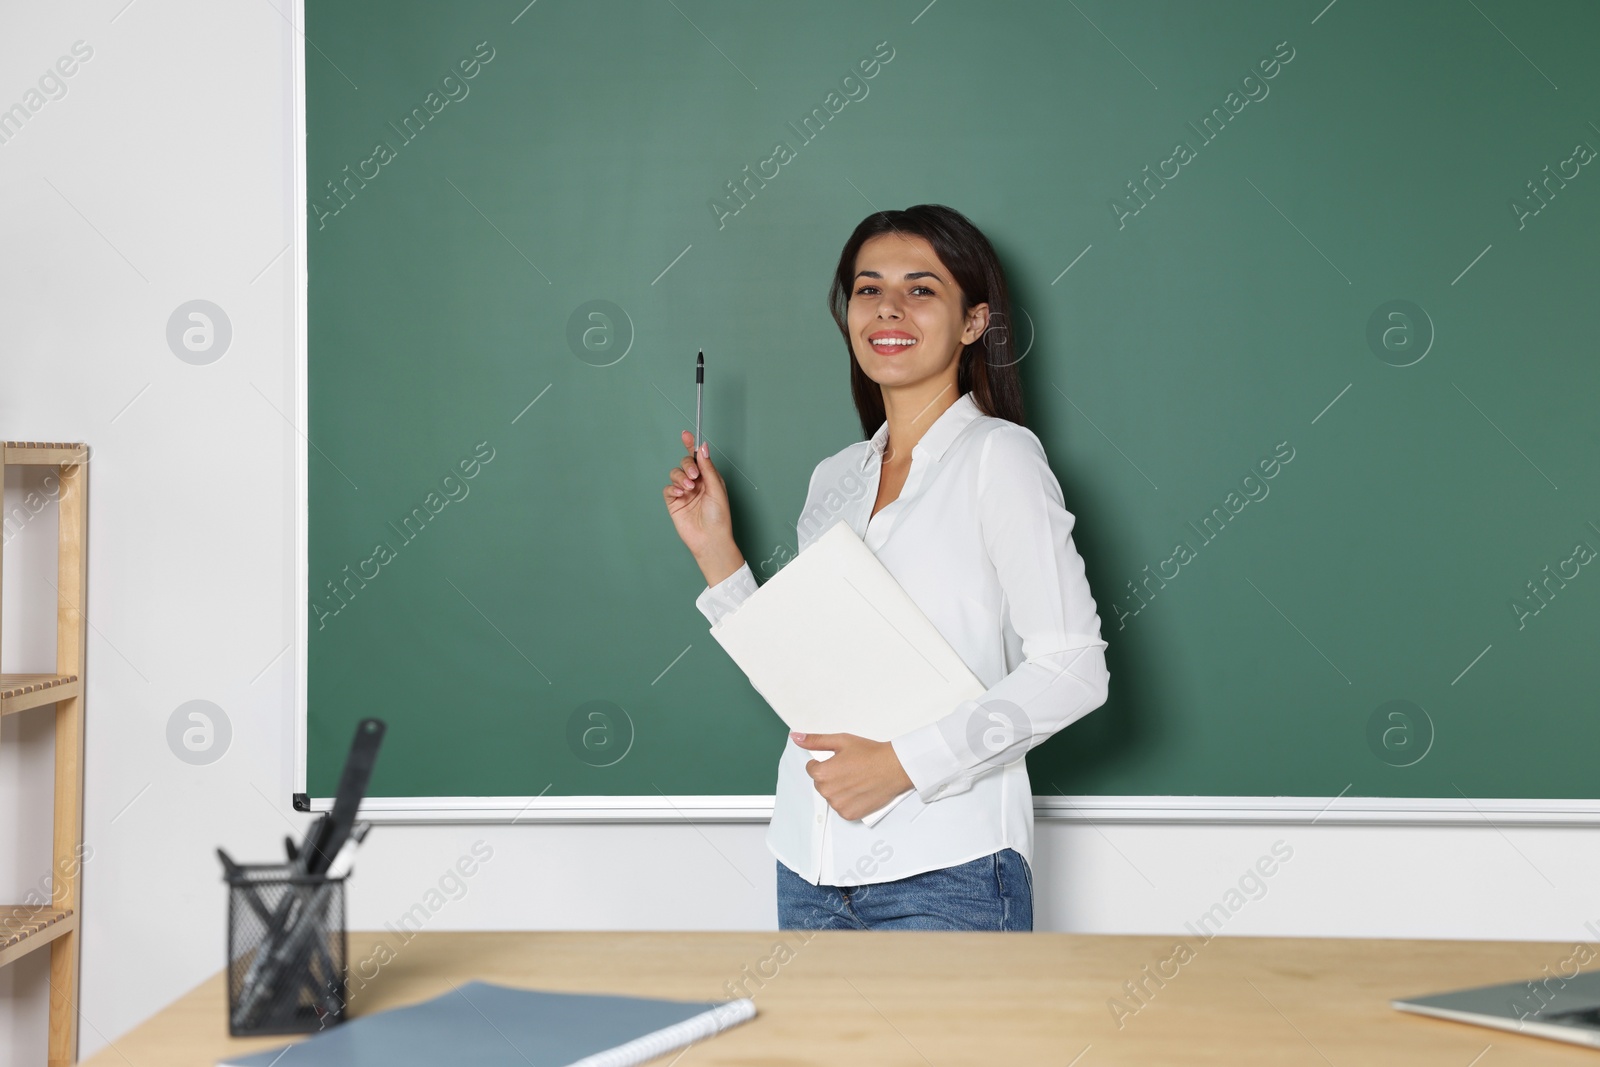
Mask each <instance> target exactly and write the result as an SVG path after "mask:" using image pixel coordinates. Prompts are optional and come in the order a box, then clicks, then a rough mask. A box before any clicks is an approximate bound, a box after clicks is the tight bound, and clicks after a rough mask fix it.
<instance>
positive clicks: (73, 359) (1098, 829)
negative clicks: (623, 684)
mask: <svg viewBox="0 0 1600 1067" xmlns="http://www.w3.org/2000/svg"><path fill="white" fill-rule="evenodd" d="M275 2H276V3H278V4H279V5H280V6H281V7H283V9H284V10H288V6H287V0H275ZM125 3H126V0H98V2H96V3H93V4H88V5H59V4H26V5H24V4H9V5H5V6H4V7H0V72H3V77H0V107H6V106H9V105H10V104H11V103H12V102H14V101H17V100H20V99H22V98H23V94H24V93H25V92H26V91H27V89H28V88H29V87H30V86H31V85H33V84H34V83H35V80H36V79H37V78H38V76H39V75H40V74H41V73H43V72H44V71H45V70H46V69H47V68H48V67H49V66H50V65H51V64H53V63H54V62H55V60H56V59H57V57H59V56H62V55H64V54H67V53H68V52H69V50H70V48H71V46H72V45H73V43H74V42H75V41H79V40H82V41H85V42H87V43H88V45H89V46H91V47H92V48H93V50H94V53H93V57H92V58H91V59H90V60H89V61H88V62H87V63H85V64H84V65H83V66H82V67H81V69H80V70H78V72H77V73H76V74H75V75H74V76H73V77H72V78H71V79H70V81H68V82H67V84H68V87H69V91H68V93H67V95H66V96H65V97H64V98H62V99H59V100H52V101H50V102H49V103H47V104H46V105H45V106H43V107H42V108H40V110H39V111H38V113H37V114H35V115H33V117H32V118H31V119H30V120H29V121H28V122H27V124H26V125H25V127H24V128H23V129H22V131H21V132H20V133H19V134H17V135H16V136H14V137H13V138H12V139H11V140H10V142H9V143H5V144H0V204H3V205H4V208H3V210H0V250H3V251H0V437H6V438H11V439H51V440H84V441H88V442H90V443H91V444H92V445H93V447H94V462H93V466H92V473H91V531H92V533H91V548H90V563H89V575H90V577H89V619H90V624H91V632H90V639H89V685H88V696H87V708H88V714H89V725H88V785H87V799H86V804H87V807H86V812H87V814H86V837H87V840H88V843H89V844H90V846H91V847H92V849H93V858H92V859H91V860H90V862H89V863H88V865H87V867H86V869H85V872H84V908H85V912H84V927H83V929H84V968H85V972H84V973H85V976H84V980H83V988H82V1019H83V1023H82V1033H83V1050H84V1052H85V1053H88V1052H92V1051H94V1050H96V1049H98V1048H100V1047H101V1046H103V1045H104V1044H105V1043H106V1042H108V1041H110V1042H114V1041H115V1040H116V1038H117V1036H118V1035H119V1034H121V1033H123V1032H124V1031H126V1030H128V1029H129V1028H130V1027H132V1026H134V1025H135V1024H137V1023H138V1022H139V1021H140V1020H141V1019H143V1018H145V1017H146V1016H148V1015H150V1014H151V1013H152V1012H154V1011H156V1010H157V1009H159V1008H160V1007H161V1006H162V1005H164V1004H166V1003H167V1002H169V1001H170V1000H172V999H173V998H174V997H176V996H178V995H179V994H180V993H182V992H183V991H185V990H186V989H188V988H190V987H191V986H192V985H194V984H195V983H196V982H198V981H200V980H201V979H202V978H204V977H205V976H207V975H209V974H211V973H212V972H214V971H216V970H217V969H218V968H219V967H220V966H221V964H222V962H223V958H222V957H223V934H224V930H223V919H224V901H225V898H224V893H223V889H222V886H221V883H220V881H219V871H218V865H217V862H216V860H215V858H214V856H213V855H212V849H213V848H214V847H215V846H216V845H219V844H225V845H226V846H228V847H229V849H230V850H232V851H233V852H234V853H235V854H237V855H238V856H240V857H242V858H252V859H264V858H267V857H269V856H270V855H272V854H273V853H274V850H275V849H276V848H277V847H279V846H278V841H279V839H280V838H281V836H282V835H283V834H284V833H285V832H290V831H296V832H297V831H298V830H299V829H300V827H301V825H302V821H301V817H299V816H294V815H292V814H290V813H288V812H287V810H286V808H287V805H286V803H285V799H286V798H287V796H288V794H289V790H290V785H291V770H292V768H291V761H292V758H293V753H292V744H291V738H292V732H291V726H290V715H291V709H292V706H293V699H292V694H293V691H294V687H293V678H292V673H291V672H292V670H293V657H292V656H289V655H282V654H281V653H282V652H283V650H284V649H285V648H286V646H287V645H288V644H289V642H290V640H291V636H292V633H293V615H292V606H293V601H294V591H293V589H292V588H291V585H292V555H291V553H292V530H293V521H292V513H291V502H292V499H293V492H292V479H293V477H294V470H293V455H294V449H293V443H294V434H295V431H294V430H293V429H292V428H291V427H290V426H289V425H288V424H287V423H286V421H285V419H284V417H283V416H282V415H280V414H279V412H285V413H292V411H293V401H292V397H293V383H292V380H291V373H292V367H293V361H292V351H291V345H292V338H293V329H292V321H291V313H292V310H291V309H292V305H291V301H290V293H291V278H292V257H291V255H290V254H284V255H281V256H280V252H282V250H283V249H284V248H285V246H286V245H287V244H288V242H289V241H290V239H291V236H292V234H293V233H294V230H295V228H296V226H297V225H298V220H299V215H298V213H297V212H296V211H295V210H294V209H293V207H292V206H291V204H290V196H291V180H290V177H291V158H292V157H291V154H290V150H289V137H290V129H291V101H290V98H289V88H290V77H289V56H290V51H289V46H290V41H291V34H292V33H293V32H294V31H292V30H291V28H290V27H289V25H288V24H287V23H286V21H285V18H284V16H282V15H280V14H278V13H277V10H276V9H275V8H274V6H273V3H274V0H239V2H237V3H228V4H218V3H200V2H199V0H135V2H134V3H133V4H131V5H130V6H126V7H124V4H125ZM275 257H277V258H276V259H275ZM196 298H203V299H207V300H210V301H213V302H214V303H216V304H218V305H220V306H221V307H222V308H223V309H224V310H225V311H226V313H227V315H228V316H229V319H230V320H231V323H232V326H233V333H234V336H233V341H232V344H231V347H230V349H229V350H228V351H227V353H226V354H225V355H224V357H223V358H222V359H220V360H219V361H217V362H215V363H213V364H211V365H209V366H192V365H190V364H187V363H184V362H182V361H180V360H178V359H177V358H175V356H174V355H173V353H172V352H171V351H170V350H169V349H168V346H167V343H166V338H165V329H166V323H167V319H168V317H169V315H170V314H171V313H172V311H173V310H174V309H175V308H176V307H177V306H178V305H179V304H181V303H183V302H185V301H188V300H191V299H196ZM670 447H675V445H668V444H666V443H664V448H668V449H669V450H670ZM23 488H24V486H23V484H22V482H21V481H20V475H13V476H12V477H11V478H9V479H8V480H7V483H6V492H7V495H8V500H14V499H15V498H16V494H17V493H19V492H20V491H21V490H22V489H23ZM54 532H55V530H54V517H53V514H47V515H45V516H43V517H41V519H39V520H37V521H35V522H33V523H30V524H29V525H28V526H26V527H25V528H23V529H22V530H21V531H20V532H19V533H18V534H17V535H16V537H15V538H13V539H12V541H11V543H10V544H9V545H8V546H7V549H6V554H5V573H4V611H5V623H6V625H5V628H4V636H3V647H0V657H3V661H4V662H3V666H4V669H6V670H11V671H16V670H45V669H48V668H49V666H50V665H51V663H52V660H53V637H52V634H53V630H54V621H53V620H54V614H53V600H52V593H51V591H50V589H49V588H48V586H46V585H45V584H44V583H43V582H42V581H41V580H40V578H39V575H40V574H41V573H44V574H47V575H52V574H53V570H52V568H53V562H52V553H53V538H54ZM193 699H206V700H210V701H213V702H215V703H216V704H218V705H219V706H220V707H222V708H223V709H224V711H225V713H226V714H227V716H228V718H229V721H230V723H231V726H232V731H233V737H232V741H231V744H230V747H229V749H228V751H227V752H226V754H225V755H224V756H223V757H222V758H221V759H220V760H218V761H216V762H215V763H212V764H210V765H207V766H191V765H189V764H186V763H184V762H181V761H180V760H179V759H177V758H176V757H175V756H174V755H173V753H172V751H171V750H170V749H169V748H168V743H167V734H166V730H167V721H168V718H169V716H171V714H172V712H173V710H174V709H175V708H177V707H178V705H180V704H182V703H184V702H185V701H189V700H193ZM50 744H51V741H50V730H49V724H48V719H47V717H46V716H45V715H44V714H43V713H30V714H28V715H25V716H21V717H13V718H12V719H10V720H7V721H5V722H4V724H3V726H0V812H6V813H8V814H7V815H6V817H5V818H4V819H0V894H3V895H6V896H13V897H15V896H20V895H21V894H22V893H23V892H24V891H25V889H26V887H27V886H28V885H29V884H31V883H33V882H34V881H36V880H37V879H38V878H39V877H40V876H42V875H43V874H44V873H45V872H46V871H47V870H48V867H49V853H48V849H49V837H48V832H47V830H46V827H47V825H48V819H49V810H48V809H49V802H50V801H49V796H50V794H49V777H48V766H49V752H50ZM41 772H43V773H41ZM9 813H18V814H16V815H13V814H9ZM763 829H764V828H763V827H762V826H758V825H701V826H698V827H695V826H685V825H663V826H655V825H650V826H628V825H600V826H585V825H553V826H530V825H522V826H518V827H514V828H507V827H471V826H435V827H380V828H379V829H378V830H376V831H375V832H374V836H373V838H372V839H371V840H370V841H369V843H368V845H367V847H366V848H365V849H364V850H363V853H362V856H361V861H360V864H359V867H358V873H357V876H356V878H355V879H354V881H353V883H352V899H351V906H352V924H353V925H354V926H355V927H357V928H362V927H365V928H377V927H380V926H382V925H383V924H384V923H385V922H388V921H392V920H394V919H397V918H398V917H399V916H400V915H401V914H402V913H403V912H405V911H406V910H407V909H409V908H410V907H411V906H412V905H413V904H414V903H416V902H417V901H419V900H421V899H422V898H423V896H424V894H425V893H426V892H427V891H428V890H429V888H430V887H432V886H433V885H435V883H436V882H437V880H438V879H439V877H440V876H441V875H442V874H443V873H444V872H445V871H446V869H447V868H448V867H450V866H451V865H452V864H453V863H454V861H455V860H456V858H457V857H458V856H460V855H462V854H463V853H464V852H465V851H466V850H467V849H468V848H469V847H470V845H471V844H472V842H473V841H475V840H477V839H479V838H482V839H484V840H485V841H487V842H489V843H490V845H491V846H492V847H493V849H494V850H495V851H494V858H493V859H492V860H491V861H490V862H489V863H487V864H486V865H484V867H483V868H482V869H481V870H480V872H479V873H478V874H477V875H475V876H474V878H473V879H472V880H471V881H470V882H469V883H468V885H467V891H466V893H465V895H464V896H462V897H461V898H460V899H458V900H453V901H451V902H450V903H449V904H448V905H447V906H445V907H444V908H441V909H440V910H439V912H438V913H437V914H436V915H435V916H434V917H433V919H432V925H433V928H436V929H456V928H506V927H551V928H688V929H711V928H717V929H727V928H770V927H772V926H773V925H774V918H775V911H774V906H773V899H772V897H773V889H772V886H773V866H772V860H771V858H770V857H769V856H768V854H767V853H766V850H765V848H764V846H763V843H762V833H763ZM1038 836H1039V854H1038V856H1037V857H1036V869H1037V885H1038V890H1039V894H1040V901H1039V910H1038V926H1039V928H1041V929H1055V930H1080V931H1142V932H1153V931H1181V930H1182V929H1183V924H1184V923H1185V922H1186V921H1193V920H1195V919H1197V918H1198V917H1199V916H1200V915H1201V914H1202V913H1203V912H1205V911H1206V909H1208V908H1210V907H1211V906H1212V905H1213V904H1215V903H1217V902H1218V901H1219V900H1222V899H1223V898H1224V894H1225V893H1226V891H1227V890H1228V889H1229V887H1230V886H1233V885H1234V884H1236V883H1237V881H1238V879H1239V878H1240V876H1241V875H1242V874H1244V873H1245V871H1246V869H1247V868H1248V867H1249V866H1250V865H1251V864H1253V863H1254V862H1255V861H1256V859H1257V858H1258V857H1260V856H1262V855H1263V854H1266V853H1267V852H1268V850H1269V848H1270V846H1271V844H1272V843H1273V842H1274V841H1276V840H1278V839H1282V840H1284V841H1285V842H1287V843H1288V844H1289V846H1290V847H1292V848H1293V850H1294V852H1293V858H1292V859H1291V860H1290V861H1289V862H1288V863H1286V864H1284V865H1283V866H1282V867H1280V868H1279V869H1278V870H1277V872H1276V873H1275V874H1274V875H1273V876H1272V878H1271V879H1270V880H1268V881H1267V882H1266V883H1265V886H1266V892H1265V895H1264V896H1262V897H1261V898H1260V899H1259V900H1252V901H1250V902H1249V903H1248V904H1246V905H1245V906H1244V907H1242V908H1240V909H1239V911H1238V913H1237V914H1236V915H1234V916H1233V917H1232V918H1231V919H1230V920H1229V921H1228V924H1227V926H1226V932H1227V933H1249V934H1295V935H1371V936H1415V937H1494V938H1549V939H1553V940H1556V939H1559V940H1565V939H1578V938H1587V937H1588V936H1589V934H1588V933H1587V931H1586V930H1585V928H1584V925H1583V924H1584V922H1585V921H1586V920H1587V921H1594V922H1596V923H1597V925H1600V900H1594V899H1593V898H1592V897H1591V895H1590V894H1589V893H1588V890H1589V889H1590V888H1591V887H1593V886H1594V885H1596V884H1600V878H1597V876H1600V857H1597V855H1596V850H1595V848H1594V843H1593V841H1594V835H1593V834H1592V833H1589V832H1586V831H1583V830H1577V829H1563V830H1551V829H1540V830H1517V829H1505V830H1504V831H1503V832H1502V830H1500V829H1496V828H1493V827H1488V826H1480V827H1456V828H1431V829H1430V828H1358V827H1341V826H1331V825H1316V826H1301V827H1279V828H1274V827H1270V826H1231V827H1212V828H1205V827H1190V826H1156V825H1139V826H1132V825H1102V826H1093V825H1082V824H1079V825H1065V824H1059V823H1051V824H1041V826H1040V830H1039V835H1038ZM663 872H665V873H666V877H663V876H662V874H663ZM1114 992H1116V991H1115V990H1108V991H1107V995H1108V996H1110V995H1112V994H1113V993H1114ZM45 1002H46V983H45V970H44V968H43V966H42V958H41V959H34V960H30V961H28V962H26V963H24V964H23V965H20V966H15V967H12V968H9V969H6V970H4V971H0V1065H5V1064H35V1063H40V1062H42V1061H43V1055H44V1053H43V1049H44V1018H45V1015H44V1008H45ZM221 1024H222V1021H221V1020H220V1019H219V1020H218V1026H219V1027H220V1026H221Z"/></svg>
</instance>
